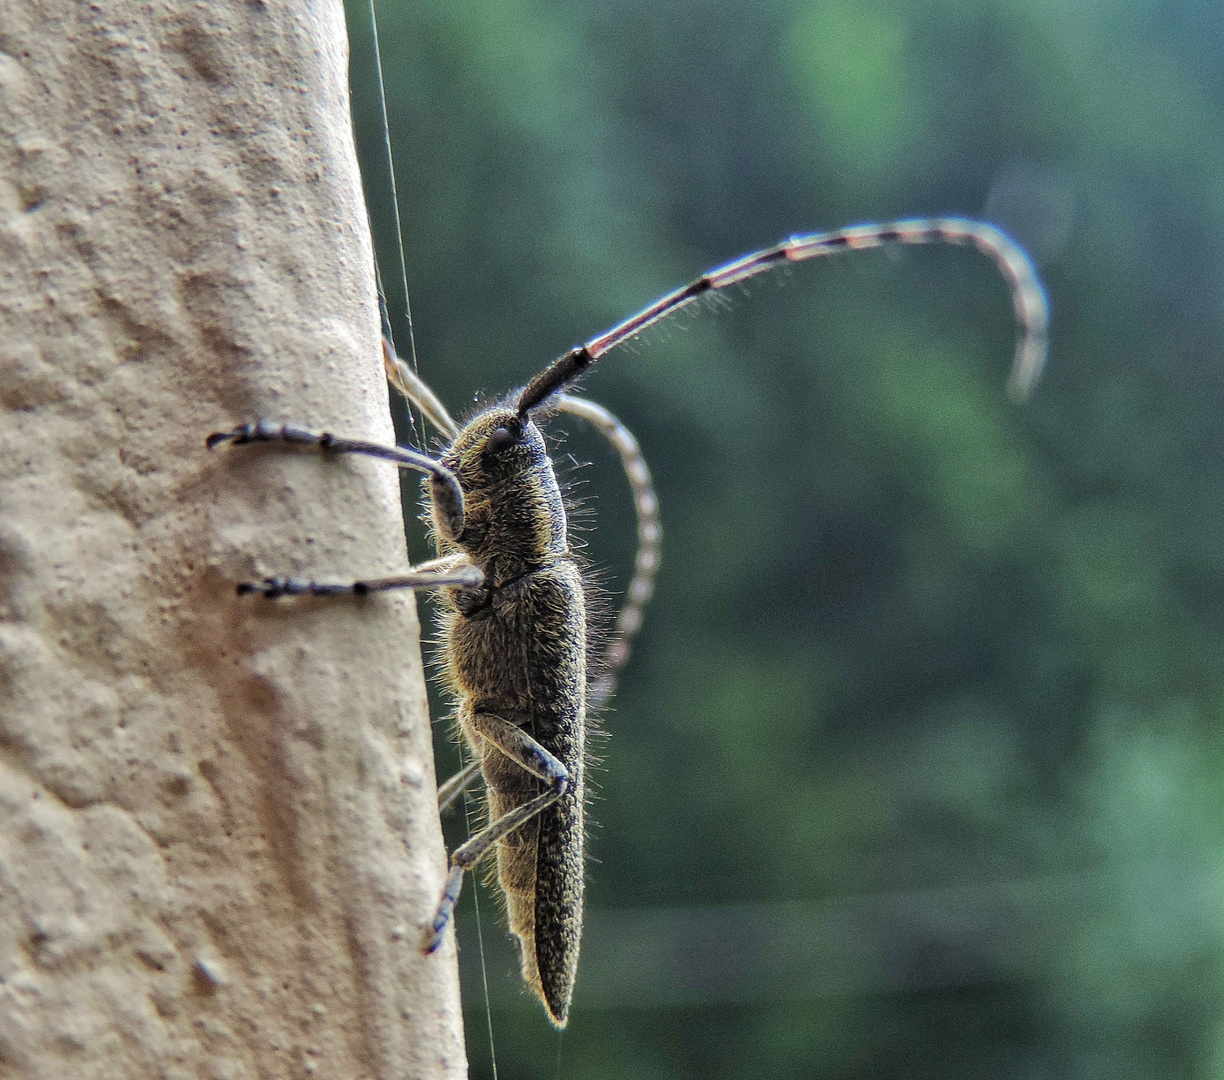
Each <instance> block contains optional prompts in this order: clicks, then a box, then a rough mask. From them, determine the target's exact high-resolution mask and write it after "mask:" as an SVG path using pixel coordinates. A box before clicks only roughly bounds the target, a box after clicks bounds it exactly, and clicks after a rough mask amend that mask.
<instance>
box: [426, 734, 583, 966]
mask: <svg viewBox="0 0 1224 1080" xmlns="http://www.w3.org/2000/svg"><path fill="white" fill-rule="evenodd" d="M470 724H471V726H472V728H474V729H475V730H476V731H477V732H478V733H479V734H480V736H481V738H482V739H483V740H484V741H485V743H486V750H487V749H488V747H492V748H493V749H495V750H498V751H500V752H501V753H503V754H505V755H506V757H508V758H509V759H510V760H511V761H513V762H515V763H516V764H517V765H520V766H521V767H522V768H524V769H525V770H526V771H527V772H529V773H531V775H532V776H535V777H537V778H539V779H540V780H543V781H544V783H545V784H547V785H548V788H547V790H546V791H544V792H543V794H540V795H537V796H536V797H535V798H534V799H530V800H529V801H527V802H525V803H523V804H522V805H521V806H517V807H515V808H514V809H513V810H511V811H509V813H506V814H503V815H502V816H501V817H499V818H498V819H497V820H496V821H493V822H490V823H489V824H488V825H486V826H485V827H484V828H483V829H481V830H480V832H478V833H477V834H476V835H475V836H473V837H471V838H470V839H469V840H467V841H465V842H464V843H463V844H460V845H459V847H457V848H455V850H454V851H453V852H451V857H450V872H449V873H448V874H447V876H446V887H445V888H444V889H443V890H442V900H441V901H440V903H439V904H438V912H437V914H436V915H435V916H434V920H433V923H432V925H431V926H430V928H429V931H428V934H427V936H426V939H425V947H424V949H423V951H424V952H426V953H431V952H433V951H434V950H435V949H437V947H438V946H439V945H440V944H441V943H442V934H443V933H444V931H445V930H446V926H447V924H448V923H449V922H450V920H451V916H452V914H453V913H454V910H455V903H456V901H458V899H459V893H460V890H461V889H462V888H463V875H464V874H465V873H467V871H469V870H471V869H472V868H473V867H474V866H475V865H476V864H477V863H478V862H480V860H481V859H482V858H484V857H485V855H487V854H488V853H489V852H490V851H492V850H493V848H494V846H495V845H496V844H497V842H498V841H499V840H501V839H502V838H503V837H505V836H508V835H509V834H510V833H512V832H513V831H514V830H515V829H517V828H519V827H520V826H522V825H525V824H526V823H527V822H529V821H530V820H531V819H532V818H533V817H535V816H536V815H537V814H538V813H540V811H541V810H544V809H545V808H547V807H549V806H551V805H552V804H553V803H555V802H556V801H557V800H558V799H560V798H561V797H562V796H563V795H564V794H565V793H566V791H567V790H569V784H570V776H569V772H568V771H567V770H566V768H565V766H564V765H562V764H561V762H560V761H558V760H557V758H556V757H554V756H553V755H552V754H550V753H549V752H548V751H547V750H545V749H544V747H542V746H541V745H540V744H539V743H538V742H536V740H535V739H533V738H532V737H531V736H530V735H528V734H527V732H526V731H524V730H523V729H522V728H521V727H519V726H518V725H517V724H512V723H511V722H510V721H509V720H504V719H502V718H501V717H500V716H494V715H493V714H492V713H475V714H473V715H472V716H471V717H470ZM466 772H467V770H466V769H465V770H464V771H463V772H461V773H459V774H458V775H457V776H455V777H453V778H452V780H450V781H448V782H447V784H446V785H444V787H449V785H450V784H453V783H455V782H456V781H458V780H459V779H460V778H461V777H463V776H464V774H465V773H466ZM460 786H461V785H460ZM457 794H458V790H456V791H455V792H454V794H453V795H452V796H451V797H452V798H453V797H454V795H457Z"/></svg>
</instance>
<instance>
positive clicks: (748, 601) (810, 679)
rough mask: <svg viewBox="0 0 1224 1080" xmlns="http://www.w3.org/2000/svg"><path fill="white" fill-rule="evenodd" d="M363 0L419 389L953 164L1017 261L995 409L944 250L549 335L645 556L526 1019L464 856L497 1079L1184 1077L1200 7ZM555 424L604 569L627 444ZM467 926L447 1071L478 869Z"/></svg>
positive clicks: (1211, 639)
mask: <svg viewBox="0 0 1224 1080" xmlns="http://www.w3.org/2000/svg"><path fill="white" fill-rule="evenodd" d="M379 11H380V22H381V30H382V49H383V57H384V62H385V68H386V79H387V105H388V109H389V112H390V121H391V134H392V139H393V141H394V146H395V150H396V154H397V162H398V168H399V190H400V194H401V203H402V211H403V215H404V240H405V243H406V247H407V264H408V276H409V281H410V283H411V288H412V305H413V312H414V314H415V319H416V341H417V347H418V351H419V354H420V371H421V374H422V375H423V376H424V377H425V378H426V379H427V380H428V381H429V382H430V383H431V384H432V385H433V386H434V388H435V389H436V390H437V391H438V392H439V394H440V395H441V396H442V398H443V399H444V400H445V401H447V402H448V403H449V404H450V405H451V407H452V409H454V410H456V411H460V412H461V411H463V409H464V407H465V403H468V404H470V403H471V402H472V401H473V395H474V394H476V393H477V392H481V391H483V392H487V393H490V394H497V393H500V392H502V391H504V390H506V389H508V388H510V387H513V386H516V385H521V384H522V383H523V382H525V381H526V380H527V379H528V378H529V377H530V376H531V375H532V374H534V373H535V372H536V371H537V370H538V369H539V368H541V367H542V366H543V365H544V364H545V363H547V362H548V361H549V360H551V359H552V358H553V357H554V356H556V355H557V354H559V353H560V352H562V351H563V350H564V349H566V348H568V347H569V346H570V345H572V344H573V343H574V342H576V341H581V340H584V339H586V338H588V337H590V336H591V335H593V334H594V333H596V332H598V331H600V330H603V329H604V328H606V327H607V326H609V325H611V324H612V323H614V322H616V321H618V320H619V319H620V318H622V317H624V316H625V315H627V314H629V313H630V312H632V311H633V310H635V309H636V307H638V306H639V305H640V304H642V303H644V302H646V301H648V300H650V299H652V298H654V296H656V295H657V294H659V293H662V292H664V291H666V290H667V289H670V288H672V287H674V286H675V285H678V284H680V283H682V282H684V281H687V280H689V279H690V278H692V277H693V276H695V274H696V273H698V272H699V271H701V270H703V269H705V268H707V267H709V266H713V265H716V264H718V263H719V262H722V261H724V260H726V259H729V258H731V257H733V256H735V255H738V254H741V253H742V252H744V251H748V250H751V249H753V248H757V247H761V246H764V245H766V244H769V243H772V242H773V241H775V240H777V239H779V238H780V237H782V236H785V235H788V234H790V233H792V232H805V231H813V230H818V229H824V228H830V227H834V226H837V225H841V224H846V223H849V222H851V221H863V220H870V219H885V220H886V219H888V218H893V217H900V216H909V215H914V214H928V213H931V214H938V213H956V214H971V215H972V214H981V213H983V212H984V208H986V207H989V209H990V213H991V215H992V216H993V217H994V218H995V219H997V220H998V221H999V222H1000V223H1001V224H1003V225H1004V226H1005V227H1008V228H1011V229H1013V230H1014V231H1015V232H1016V233H1017V234H1018V236H1019V238H1020V239H1021V240H1024V241H1027V242H1028V243H1030V245H1031V247H1032V249H1033V250H1034V251H1036V252H1038V253H1039V254H1040V255H1042V256H1043V257H1044V258H1045V260H1046V263H1045V266H1044V274H1045V277H1046V281H1047V285H1048V288H1049V292H1050V296H1051V300H1052V304H1053V307H1054V323H1053V355H1052V363H1051V368H1050V370H1049V374H1048V377H1047V379H1046V381H1045V383H1044V384H1043V385H1042V386H1041V387H1040V388H1039V390H1038V393H1037V395H1036V397H1035V398H1034V400H1033V401H1032V403H1031V404H1030V405H1028V406H1026V407H1024V408H1022V409H1021V408H1017V407H1015V406H1012V405H1010V404H1009V403H1008V402H1007V401H1006V399H1005V397H1004V393H1003V387H1004V379H1005V375H1006V369H1007V365H1008V363H1009V362H1010V356H1011V349H1012V342H1013V327H1012V317H1011V311H1010V306H1009V303H1008V297H1007V294H1006V288H1005V286H1004V285H1003V284H1002V283H1001V281H1000V280H999V278H998V275H997V274H996V272H995V270H994V269H993V267H992V266H991V264H990V263H989V262H987V261H986V260H984V259H982V258H980V257H979V256H976V255H975V254H973V253H972V252H967V251H963V250H956V249H939V250H936V249H914V250H906V251H904V252H902V253H900V254H898V255H897V257H895V258H889V257H887V256H885V255H882V254H880V253H874V254H862V255H851V256H845V257H841V258H838V259H829V260H821V261H820V262H818V263H816V264H809V265H807V266H804V267H802V268H799V269H797V270H795V271H794V272H790V273H787V272H782V273H780V274H778V275H777V277H778V278H779V280H776V281H771V280H769V279H765V281H764V282H763V283H762V284H760V285H759V286H758V285H754V287H753V288H752V289H751V290H750V291H749V292H748V293H745V294H742V295H737V296H735V297H734V298H733V303H732V304H731V305H730V307H731V310H730V311H724V312H721V313H716V312H715V311H706V312H703V313H701V314H700V315H699V317H697V318H689V317H687V316H683V315H682V316H680V317H679V318H678V319H677V320H674V322H675V325H671V326H668V327H665V328H661V329H660V330H658V331H656V332H652V333H651V334H650V335H648V336H647V339H646V340H645V341H644V342H641V343H639V344H637V345H635V346H633V347H631V348H628V349H624V350H621V351H620V352H619V353H616V354H613V355H610V356H608V357H607V358H606V359H604V360H603V361H601V362H600V364H599V365H598V367H597V369H596V370H595V371H594V372H593V373H592V374H591V376H590V377H589V378H588V379H587V382H586V386H587V390H588V392H589V393H590V395H591V396H593V397H595V398H596V399H598V400H600V401H602V402H603V403H605V404H606V405H608V406H609V407H610V408H611V409H613V410H614V411H615V412H616V413H617V414H618V415H620V416H621V417H622V418H623V419H624V420H625V421H626V422H627V423H628V424H629V425H630V426H631V427H632V428H633V429H634V430H635V432H636V433H637V435H638V437H639V439H640V441H641V443H642V445H643V447H644V448H645V450H646V453H647V455H648V458H649V459H650V462H651V465H652V467H653V469H654V473H655V477H656V480H657V483H658V487H659V492H660V497H661V502H662V507H663V514H664V525H665V542H666V547H665V563H664V568H663V572H662V577H661V579H660V586H659V592H658V597H657V601H656V605H655V607H654V609H653V611H652V613H651V617H650V619H649V620H648V624H647V628H646V630H645V632H644V634H643V636H642V639H641V644H640V647H639V648H638V650H637V653H636V655H635V657H634V659H633V661H632V663H631V665H630V667H629V670H628V671H627V673H626V676H625V679H624V682H623V686H622V689H621V693H620V695H619V698H618V700H617V702H616V707H615V710H614V711H613V712H611V713H610V714H609V716H608V717H607V720H606V727H607V729H608V731H609V732H610V738H609V739H608V741H607V742H606V744H604V746H603V751H604V765H603V767H602V769H601V771H599V772H598V773H597V776H596V780H597V783H598V786H599V789H600V798H599V801H597V802H596V803H595V804H594V807H593V814H594V817H595V818H596V819H597V820H598V822H599V827H598V828H597V829H596V831H595V832H594V834H593V842H592V848H593V854H594V857H595V860H596V861H594V862H593V864H592V867H591V871H590V906H591V911H590V915H589V922H588V931H587V934H588V950H587V957H586V960H585V961H584V967H583V971H582V974H581V976H580V979H579V984H578V992H577V997H576V1000H575V1008H574V1013H573V1017H572V1021H571V1025H570V1028H569V1030H568V1031H567V1032H566V1034H565V1035H564V1036H563V1037H561V1038H560V1040H558V1037H557V1036H556V1035H555V1034H553V1033H552V1032H551V1031H550V1029H549V1028H548V1027H547V1024H546V1022H545V1020H544V1016H543V1012H542V1011H541V1010H540V1009H539V1008H538V1007H536V1006H535V1005H534V1003H532V1002H530V1001H528V1000H527V999H526V998H525V997H524V996H523V995H522V993H521V990H520V988H519V985H518V981H517V975H516V973H515V971H514V960H513V957H512V955H511V954H510V951H509V949H508V946H507V945H506V944H505V942H504V940H503V939H504V936H505V935H504V932H503V931H502V930H501V929H500V928H498V927H496V926H495V925H494V922H493V920H492V919H490V918H489V904H488V901H487V896H486V905H485V909H484V910H485V926H484V938H485V942H486V946H487V951H488V956H489V967H490V991H489V994H490V1000H491V1011H492V1021H493V1029H494V1034H495V1038H496V1043H497V1057H498V1068H499V1075H500V1076H501V1077H503V1078H507V1080H514V1078H517V1077H536V1076H539V1077H553V1076H564V1077H571V1076H572V1077H588V1076H589V1077H603V1078H615V1077H634V1078H650V1077H702V1078H709V1077H728V1078H730V1077H744V1078H756V1077H764V1076H768V1077H807V1076H819V1077H836V1078H839V1080H842V1078H844V1080H850V1078H863V1080H868V1078H871V1080H877V1078H881V1077H884V1078H887V1077H897V1078H902V1077H904V1078H922V1077H940V1078H956V1077H964V1078H966V1080H968V1078H979V1077H996V1078H1004V1077H1006V1078H1011V1077H1015V1078H1023V1080H1036V1078H1042V1077H1074V1078H1080V1077H1083V1078H1091V1077H1110V1078H1129V1077H1143V1078H1154V1077H1178V1078H1180V1077H1187V1078H1189V1077H1194V1078H1197V1077H1204V1078H1206V1077H1224V1023H1222V1019H1224V1008H1222V1000H1221V999H1222V994H1224V754H1222V750H1224V741H1222V739H1221V707H1222V698H1224V693H1222V691H1224V663H1222V661H1224V655H1222V653H1224V650H1222V649H1221V637H1220V635H1221V631H1224V410H1222V409H1221V401H1222V399H1224V356H1222V352H1224V350H1222V333H1224V326H1222V322H1224V289H1222V287H1221V282H1222V277H1221V273H1220V271H1221V266H1222V264H1224V74H1222V73H1224V67H1221V65H1220V63H1219V57H1220V55H1221V54H1222V50H1224V8H1222V7H1221V6H1220V5H1219V4H1218V3H1216V2H1213V0H1177V2H1165V3H1154V2H1152V0H1147V2H1144V0H1075V2H1073V3H1067V4H1057V3H1050V2H1046V0H1038V2H1033V0H1000V2H998V3H993V4H986V5H983V4H978V3H974V2H971V0H917V2H915V0H864V2H861V3H858V2H855V3H852V2H849V0H830V2H825V0H752V2H748V0H717V2H716V0H692V2H686V3H679V4H658V3H654V2H646V0H608V2H605V3H602V4H598V5H592V4H582V3H565V2H562V0H465V2H463V3H458V2H453V0H415V2H414V3H411V4H408V3H397V2H393V0H382V2H381V3H380V9H379ZM349 15H350V32H351V39H352V51H353V82H354V109H355V115H356V118H357V126H358V134H359V142H360V146H361V151H362V154H363V160H364V163H365V173H366V178H367V187H368V194H369V200H370V206H371V213H372V214H373V216H374V225H375V231H376V242H377V246H378V250H379V254H380V259H381V264H382V268H383V277H384V280H385V281H386V283H387V289H388V293H389V297H390V301H391V306H392V308H393V309H394V314H395V320H396V332H397V337H398V340H399V344H400V347H401V350H402V351H406V348H407V332H406V327H405V325H404V321H403V300H402V296H400V295H399V292H398V290H399V286H398V280H399V270H398V263H397V258H396V255H395V242H394V233H393V226H392V225H391V221H392V215H391V201H390V192H389V188H388V184H387V172H386V166H385V161H384V159H383V157H382V133H381V122H380V120H379V111H378V106H377V101H376V97H375V95H374V86H375V82H374V78H373V74H372V70H371V66H370V64H371V57H372V49H371V38H370V30H369V20H368V10H367V7H366V3H365V0H351V2H350V11H349ZM554 431H555V432H557V433H559V432H561V431H567V432H569V433H570V434H571V438H570V439H569V440H568V442H567V444H566V446H565V449H564V450H562V451H561V453H562V454H563V455H565V454H572V455H574V457H575V458H577V459H578V460H580V461H581V460H586V461H592V462H593V465H591V466H590V467H589V468H586V469H583V470H582V471H581V472H576V473H574V474H573V479H574V480H575V481H576V482H581V483H582V485H583V486H581V488H580V489H579V491H580V493H581V494H583V495H584V496H586V497H587V498H588V501H589V504H590V505H591V506H593V507H594V509H595V512H596V515H597V520H598V522H599V527H598V530H597V531H591V532H589V533H585V534H583V536H584V538H585V539H586V540H587V541H588V542H589V550H590V553H591V555H592V558H593V559H594V560H595V562H596V563H597V564H598V565H600V566H602V567H605V568H606V569H607V578H608V585H609V587H610V588H611V589H612V590H613V591H615V590H616V588H618V587H623V584H624V580H625V568H626V567H627V566H628V564H629V561H630V559H631V552H632V531H631V529H630V528H629V526H628V522H629V518H630V514H629V510H628V507H629V503H628V497H627V493H626V492H625V489H624V482H623V480H622V478H621V477H620V476H619V473H618V470H617V467H616V465H615V463H614V462H613V461H611V460H610V455H609V454H608V453H607V451H606V449H605V448H604V447H603V446H601V445H600V444H599V443H598V441H597V440H595V439H593V438H591V437H590V436H589V435H588V434H587V433H585V432H583V431H582V430H581V429H580V428H579V427H578V426H577V425H576V424H568V425H567V424H562V423H557V424H554ZM563 460H565V459H564V457H563ZM419 553H420V549H419V547H418V554H419ZM440 727H442V725H440ZM439 758H440V762H441V764H440V766H439V767H440V769H447V768H449V767H450V766H451V765H452V764H453V761H454V757H453V748H452V747H451V746H450V745H449V743H448V742H447V739H446V735H445V732H442V733H440V739H439ZM468 903H469V904H470V897H469V900H468ZM459 934H460V940H461V943H462V944H463V946H464V963H465V976H471V978H470V979H469V982H468V985H467V987H466V998H467V1007H468V1009H469V1012H468V1028H469V1049H470V1054H471V1057H472V1063H473V1074H474V1075H477V1076H482V1075H488V1074H489V1051H488V1045H487V1038H486V1036H485V1031H484V1028H485V1021H484V1015H483V1014H484V1004H483V990H482V987H481V984H480V978H479V965H478V963H475V961H476V960H477V959H478V950H477V948H476V935H475V932H474V923H473V916H472V913H471V909H470V907H468V908H465V909H464V911H463V912H461V919H460V924H459ZM694 942H696V943H697V944H696V945H694V944H693V943H694ZM558 1063H559V1064H558Z"/></svg>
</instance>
